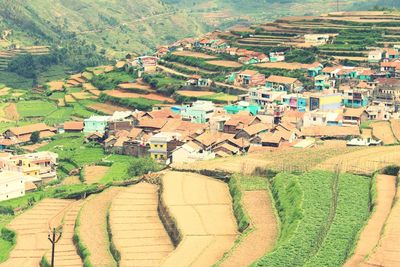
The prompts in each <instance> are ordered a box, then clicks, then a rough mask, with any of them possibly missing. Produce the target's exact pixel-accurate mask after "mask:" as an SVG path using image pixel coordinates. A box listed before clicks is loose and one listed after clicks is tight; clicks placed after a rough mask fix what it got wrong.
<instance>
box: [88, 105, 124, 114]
mask: <svg viewBox="0 0 400 267" xmlns="http://www.w3.org/2000/svg"><path fill="white" fill-rule="evenodd" d="M88 107H89V108H92V109H95V110H97V111H100V112H103V113H105V114H109V115H112V114H113V113H114V112H115V111H128V110H129V109H127V108H124V107H120V106H114V105H112V104H109V103H96V104H92V105H89V106H88Z"/></svg>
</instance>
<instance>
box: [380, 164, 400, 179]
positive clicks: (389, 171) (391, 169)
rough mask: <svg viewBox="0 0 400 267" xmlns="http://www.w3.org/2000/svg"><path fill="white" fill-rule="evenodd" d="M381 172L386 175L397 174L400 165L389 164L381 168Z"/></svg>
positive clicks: (399, 171)
mask: <svg viewBox="0 0 400 267" xmlns="http://www.w3.org/2000/svg"><path fill="white" fill-rule="evenodd" d="M383 173H384V174H386V175H393V176H397V175H399V173H400V166H397V165H390V166H387V167H386V168H384V169H383Z"/></svg>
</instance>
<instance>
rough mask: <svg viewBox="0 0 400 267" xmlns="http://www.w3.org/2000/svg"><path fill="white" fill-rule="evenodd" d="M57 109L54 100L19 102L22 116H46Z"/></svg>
mask: <svg viewBox="0 0 400 267" xmlns="http://www.w3.org/2000/svg"><path fill="white" fill-rule="evenodd" d="M56 109H57V107H56V105H55V104H54V103H53V102H49V101H43V100H29V101H20V102H18V103H17V110H18V113H19V114H20V115H21V116H22V117H45V116H47V115H49V114H50V113H52V112H54V111H55V110H56Z"/></svg>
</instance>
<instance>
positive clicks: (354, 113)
mask: <svg viewBox="0 0 400 267" xmlns="http://www.w3.org/2000/svg"><path fill="white" fill-rule="evenodd" d="M364 111H365V109H364V108H346V109H345V110H344V112H343V116H345V117H356V118H359V117H361V115H362V114H363V112H364Z"/></svg>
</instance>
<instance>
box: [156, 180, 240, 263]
mask: <svg viewBox="0 0 400 267" xmlns="http://www.w3.org/2000/svg"><path fill="white" fill-rule="evenodd" d="M162 183H163V199H164V202H165V204H166V206H167V207H168V210H169V212H170V215H172V217H173V218H175V220H176V222H177V226H178V229H179V230H180V233H181V235H182V240H181V242H180V243H179V245H178V247H177V248H176V250H175V251H174V252H172V253H171V254H170V255H169V256H168V258H167V259H166V260H165V262H163V264H162V265H161V266H174V267H175V266H201V267H203V266H211V265H212V264H214V263H215V262H217V261H218V260H219V259H220V258H221V257H222V256H223V254H224V252H225V251H228V250H229V249H230V248H231V247H232V246H233V244H234V242H235V239H236V237H237V225H236V221H235V217H234V216H233V211H232V200H231V197H230V194H229V190H228V186H227V185H226V184H225V183H223V182H220V181H217V180H214V179H211V178H209V177H206V176H203V175H199V174H194V173H184V172H168V173H166V174H165V175H164V176H163V177H162Z"/></svg>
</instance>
